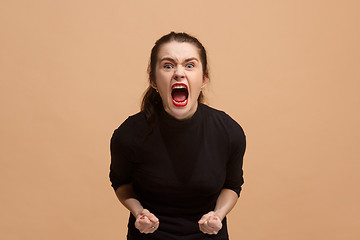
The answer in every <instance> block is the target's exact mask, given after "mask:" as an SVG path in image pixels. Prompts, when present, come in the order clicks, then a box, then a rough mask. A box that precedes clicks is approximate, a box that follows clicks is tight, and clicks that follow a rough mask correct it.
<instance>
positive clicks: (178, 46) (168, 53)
mask: <svg viewBox="0 0 360 240" xmlns="http://www.w3.org/2000/svg"><path fill="white" fill-rule="evenodd" d="M164 57H170V58H174V59H176V60H184V59H188V58H197V59H199V49H198V48H197V47H196V46H195V45H194V44H192V43H188V42H176V41H171V42H168V43H165V44H163V45H162V46H161V47H160V49H159V52H158V56H157V58H158V60H161V59H162V58H164ZM199 60H200V59H199Z"/></svg>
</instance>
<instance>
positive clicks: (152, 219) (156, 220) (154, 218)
mask: <svg viewBox="0 0 360 240" xmlns="http://www.w3.org/2000/svg"><path fill="white" fill-rule="evenodd" d="M146 217H147V218H148V219H149V220H150V221H151V222H153V223H157V222H158V221H159V219H158V218H157V217H155V215H154V214H152V213H151V212H149V213H147V214H146Z"/></svg>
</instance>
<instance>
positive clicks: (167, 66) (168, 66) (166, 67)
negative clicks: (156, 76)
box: [164, 64, 173, 69]
mask: <svg viewBox="0 0 360 240" xmlns="http://www.w3.org/2000/svg"><path fill="white" fill-rule="evenodd" d="M164 68H165V69H172V68H173V66H172V65H171V64H165V65H164Z"/></svg>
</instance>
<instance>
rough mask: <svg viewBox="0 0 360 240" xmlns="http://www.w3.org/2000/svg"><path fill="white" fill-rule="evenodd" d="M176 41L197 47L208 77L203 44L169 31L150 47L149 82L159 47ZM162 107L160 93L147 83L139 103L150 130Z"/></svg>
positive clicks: (153, 77) (201, 98) (204, 71)
mask: <svg viewBox="0 0 360 240" xmlns="http://www.w3.org/2000/svg"><path fill="white" fill-rule="evenodd" d="M171 41H176V42H187V43H192V44H194V45H195V46H196V47H197V48H198V49H199V55H200V61H201V64H202V68H203V69H202V70H203V74H204V77H207V78H208V77H209V76H208V75H209V71H208V66H207V55H206V50H205V48H204V46H203V45H202V44H201V43H200V42H199V40H198V39H197V38H195V37H193V36H191V35H189V34H187V33H175V32H171V33H169V34H167V35H164V36H162V37H161V38H160V39H159V40H157V41H156V42H155V45H154V47H153V48H152V49H151V55H150V61H149V65H148V69H147V72H148V74H149V83H151V82H152V81H155V69H156V62H157V57H158V53H159V50H160V47H161V46H162V45H163V44H165V43H168V42H171ZM198 101H199V102H203V101H204V95H203V93H202V92H200V95H199V98H198ZM162 108H163V105H162V100H161V97H160V94H159V93H158V92H156V90H155V89H154V88H152V87H151V85H149V87H148V88H147V90H146V91H145V94H144V97H143V99H142V103H141V111H144V113H145V116H146V119H147V121H148V124H149V127H150V131H151V130H152V129H153V127H154V126H155V124H156V122H157V115H158V113H159V112H160V111H161V109H162Z"/></svg>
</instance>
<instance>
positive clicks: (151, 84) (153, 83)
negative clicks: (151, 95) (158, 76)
mask: <svg viewBox="0 0 360 240" xmlns="http://www.w3.org/2000/svg"><path fill="white" fill-rule="evenodd" d="M150 86H151V87H152V88H154V89H157V86H156V83H155V82H154V81H153V80H151V81H150Z"/></svg>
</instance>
